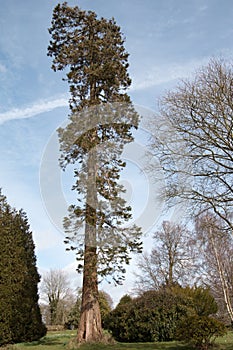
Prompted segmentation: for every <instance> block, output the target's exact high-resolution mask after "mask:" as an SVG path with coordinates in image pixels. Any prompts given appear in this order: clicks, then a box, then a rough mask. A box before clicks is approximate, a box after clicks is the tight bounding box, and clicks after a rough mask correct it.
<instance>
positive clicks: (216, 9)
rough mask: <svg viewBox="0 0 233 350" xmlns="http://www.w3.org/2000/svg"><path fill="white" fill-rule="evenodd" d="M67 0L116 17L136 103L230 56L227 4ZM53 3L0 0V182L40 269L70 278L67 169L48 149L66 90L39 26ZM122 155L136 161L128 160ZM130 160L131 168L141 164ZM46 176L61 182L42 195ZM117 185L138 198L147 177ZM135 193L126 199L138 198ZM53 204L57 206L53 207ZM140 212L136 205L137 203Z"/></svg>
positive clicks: (232, 33)
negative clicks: (28, 231)
mask: <svg viewBox="0 0 233 350" xmlns="http://www.w3.org/2000/svg"><path fill="white" fill-rule="evenodd" d="M68 3H69V5H71V6H73V5H79V6H80V7H81V8H82V9H87V10H94V11H96V12H97V14H98V15H99V16H103V17H107V18H110V17H114V18H115V19H116V21H117V23H118V24H119V25H120V26H121V29H122V32H123V33H124V35H125V37H126V44H125V45H126V49H127V50H128V52H129V53H130V71H129V72H130V76H131V78H132V80H133V83H132V88H131V89H130V91H129V93H130V95H131V97H132V100H133V102H134V103H135V104H137V105H140V106H144V107H145V108H146V109H152V110H156V108H157V107H156V106H157V98H158V97H159V96H160V95H161V94H162V93H163V91H164V90H166V89H168V88H172V87H174V86H175V84H176V82H177V79H179V78H185V77H189V76H191V75H192V74H193V72H194V71H195V70H196V69H197V68H198V67H200V66H202V65H203V64H206V63H207V62H208V61H209V59H210V58H211V57H219V56H221V57H225V58H228V59H230V60H231V59H232V57H233V40H232V37H233V24H232V18H233V3H232V1H231V0H224V1H220V0H202V1H201V0H143V1H142V0H118V1H115V0H95V1H93V0H79V1H76V0H72V1H68ZM56 4H57V1H54V0H50V1H48V0H40V1H36V0H21V1H18V0H2V1H1V12H0V27H1V35H0V83H1V93H0V148H1V152H0V158H1V173H0V186H1V187H2V189H3V193H4V194H5V195H6V196H7V198H8V201H9V203H10V204H11V205H12V206H15V207H16V208H18V209H19V208H23V209H24V210H25V211H26V213H27V215H28V218H29V221H30V224H31V228H32V230H33V235H34V241H35V243H36V253H37V257H38V267H39V269H40V271H41V272H42V273H43V271H45V270H48V269H50V268H64V269H66V270H67V271H69V273H72V276H75V271H74V270H75V265H74V264H73V262H74V256H73V255H72V254H71V253H67V252H65V246H64V244H63V234H62V232H61V231H60V230H59V229H58V228H57V226H59V225H60V224H59V220H62V218H61V217H60V216H61V215H60V214H62V208H63V204H64V203H65V204H66V202H69V201H72V200H73V198H74V194H70V192H69V188H70V187H71V184H72V174H71V172H68V174H66V175H64V174H60V171H59V170H58V167H57V159H56V157H55V156H56V155H57V153H56V146H53V142H55V143H56V141H54V140H55V135H56V129H57V127H58V126H59V125H60V124H61V123H63V122H64V121H65V119H66V117H67V114H68V107H67V100H68V96H69V95H68V86H67V84H66V82H63V81H62V74H60V73H57V74H55V73H54V72H53V71H52V70H51V69H50V65H51V60H50V58H48V57H47V54H46V53H47V46H48V42H49V34H48V31H47V28H48V27H49V26H50V21H51V17H52V11H53V8H54V6H55V5H56ZM53 147H55V148H54V149H53ZM51 149H52V156H54V158H53V159H51V158H49V159H50V163H49V165H48V168H47V173H46V176H47V177H46V176H45V173H43V171H45V170H46V169H45V168H46V164H47V163H46V161H47V160H48V159H47V158H46V157H49V156H50V154H49V152H50V151H51ZM131 156H132V152H131ZM129 160H131V162H136V163H137V160H136V159H129ZM138 162H139V163H137V167H139V168H140V166H141V165H142V164H141V163H140V161H138ZM51 164H52V165H51ZM41 169H42V170H41ZM41 174H42V175H41ZM134 175H135V174H134ZM41 176H42V179H41ZM56 176H57V178H56ZM55 178H56V180H55ZM47 179H48V182H47V187H46V181H47ZM40 181H42V182H41V183H42V185H41V184H40ZM49 181H50V182H49ZM55 181H57V184H58V183H59V181H61V185H60V188H61V189H62V193H61V196H60V197H59V196H56V193H53V192H52V191H53V190H54V191H56V187H53V188H50V186H49V185H48V184H49V183H53V182H55ZM124 181H125V183H126V185H127V184H128V187H129V194H130V193H131V194H132V193H134V194H132V196H134V197H135V196H136V195H137V196H139V197H140V196H141V195H142V194H140V191H139V192H137V191H138V189H140V188H141V189H142V188H143V186H144V182H145V181H147V179H145V176H143V175H138V176H137V177H135V176H131V175H130V171H129V172H128V174H127V175H126V178H125V179H124ZM41 186H42V187H43V188H42V195H41ZM45 190H46V191H47V194H44V191H45ZM53 196H54V197H53ZM140 198H141V197H140ZM140 198H137V199H136V200H135V201H136V202H137V203H139V202H140ZM51 199H52V207H53V199H54V207H53V208H51V206H49V210H48V202H49V201H51ZM60 200H61V201H63V202H62V203H61V205H60V206H59V203H58V202H59V201H60ZM44 201H45V202H46V201H47V203H44ZM147 201H148V199H147ZM65 204H64V205H65ZM137 205H139V204H137ZM46 206H47V208H46ZM155 206H156V205H155ZM46 209H47V211H46ZM50 210H53V211H54V212H55V213H56V216H57V218H58V219H57V220H58V221H57V222H55V224H54V222H51V213H50V212H48V211H50ZM60 210H61V211H60ZM145 210H147V205H146V203H144V204H143V205H142V208H141V211H145ZM139 211H140V208H139ZM144 214H145V213H144ZM148 215H150V216H151V213H149V214H148ZM156 215H157V216H158V214H156ZM52 216H53V215H52ZM53 221H54V220H53ZM55 221H56V220H55ZM72 271H73V272H72ZM75 278H76V277H75ZM131 281H132V275H128V276H127V281H126V284H125V286H124V287H118V288H117V289H116V288H114V287H108V288H109V291H110V293H111V294H112V296H113V297H114V298H116V299H117V298H118V297H119V296H120V295H122V294H123V293H124V292H126V291H129V290H130V288H131V285H132V284H131ZM77 283H78V281H77Z"/></svg>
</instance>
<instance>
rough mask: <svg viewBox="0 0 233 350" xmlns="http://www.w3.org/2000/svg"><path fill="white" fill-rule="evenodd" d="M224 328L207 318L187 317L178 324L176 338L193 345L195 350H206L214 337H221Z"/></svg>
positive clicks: (216, 321) (219, 323)
mask: <svg viewBox="0 0 233 350" xmlns="http://www.w3.org/2000/svg"><path fill="white" fill-rule="evenodd" d="M225 333H226V328H225V326H224V324H223V323H221V322H219V321H218V320H216V319H214V318H211V317H209V316H198V315H194V316H189V317H187V318H185V319H183V321H182V322H180V324H179V327H178V329H177V334H176V338H177V339H178V340H184V341H188V342H191V343H193V344H194V346H195V347H196V348H197V349H201V350H207V349H209V348H210V346H212V345H213V342H214V340H215V338H216V337H218V336H223V335H224V334H225Z"/></svg>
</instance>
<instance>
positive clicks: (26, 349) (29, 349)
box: [12, 331, 233, 350]
mask: <svg viewBox="0 0 233 350" xmlns="http://www.w3.org/2000/svg"><path fill="white" fill-rule="evenodd" d="M75 335H76V332H75V331H62V332H59V331H57V332H49V333H48V334H47V335H46V337H44V338H42V339H41V340H39V341H36V342H32V343H22V344H17V345H15V346H14V347H13V348H12V350H65V349H66V345H67V344H68V343H69V341H70V340H71V339H72V338H74V337H75ZM216 342H217V343H218V348H217V349H218V350H232V349H233V332H229V333H228V334H227V335H226V336H224V337H222V338H219V339H218V340H217V341H216ZM79 349H80V350H109V349H111V350H193V348H192V347H191V346H189V345H185V344H182V343H179V342H167V343H165V342H163V343H134V344H131V343H129V344H128V343H116V344H114V345H112V344H111V345H103V344H84V345H82V346H81V347H80V348H79Z"/></svg>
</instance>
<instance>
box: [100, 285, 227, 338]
mask: <svg viewBox="0 0 233 350" xmlns="http://www.w3.org/2000/svg"><path fill="white" fill-rule="evenodd" d="M216 311H217V304H216V302H215V300H214V298H213V297H212V295H211V294H210V292H209V290H208V289H204V288H200V287H198V288H190V287H186V288H181V287H179V286H175V287H171V288H166V287H164V288H161V289H160V290H158V291H148V292H145V293H143V294H142V295H141V296H140V297H138V298H135V299H131V298H129V297H128V296H127V298H126V296H125V297H123V298H122V300H121V301H120V303H119V304H118V305H117V307H116V308H115V309H114V310H113V311H112V312H110V314H109V316H108V317H107V319H106V321H105V327H106V328H107V329H108V330H109V331H110V332H111V333H112V335H113V337H114V338H115V339H116V340H118V341H122V342H153V341H171V340H176V339H181V335H182V334H184V338H182V339H184V340H187V341H192V342H194V343H195V344H199V343H200V344H208V341H209V340H210V339H212V338H213V336H215V335H218V334H221V333H222V330H223V329H224V326H223V325H222V324H221V323H219V322H218V321H216V320H214V319H213V318H210V317H209V315H210V314H214V313H216ZM191 321H192V322H194V323H195V326H193V328H192V325H193V324H192V322H191ZM188 322H189V323H190V329H191V331H190V332H191V333H189V332H188V331H187V332H184V329H187V328H188V327H189V326H188ZM199 324H200V326H199ZM195 327H196V332H197V333H195V332H194V330H195ZM198 334H200V338H199V336H198ZM196 341H197V342H196Z"/></svg>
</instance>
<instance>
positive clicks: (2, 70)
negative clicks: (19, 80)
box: [0, 63, 7, 74]
mask: <svg viewBox="0 0 233 350" xmlns="http://www.w3.org/2000/svg"><path fill="white" fill-rule="evenodd" d="M6 72H7V68H6V66H4V64H2V63H0V73H3V74H4V73H6Z"/></svg>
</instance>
